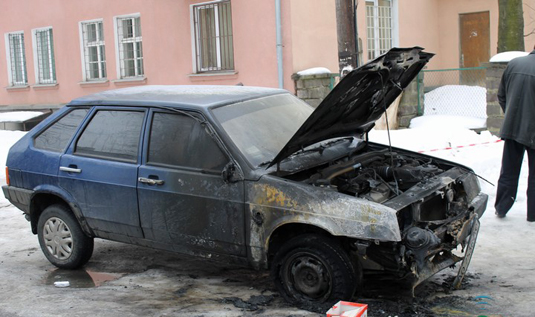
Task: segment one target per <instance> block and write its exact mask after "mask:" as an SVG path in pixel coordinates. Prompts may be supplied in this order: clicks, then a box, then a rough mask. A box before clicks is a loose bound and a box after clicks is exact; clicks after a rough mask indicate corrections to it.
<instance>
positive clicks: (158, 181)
mask: <svg viewBox="0 0 535 317" xmlns="http://www.w3.org/2000/svg"><path fill="white" fill-rule="evenodd" d="M137 181H138V182H140V183H143V184H149V185H163V184H164V183H165V182H164V181H163V179H151V178H146V177H139V178H138V179H137Z"/></svg>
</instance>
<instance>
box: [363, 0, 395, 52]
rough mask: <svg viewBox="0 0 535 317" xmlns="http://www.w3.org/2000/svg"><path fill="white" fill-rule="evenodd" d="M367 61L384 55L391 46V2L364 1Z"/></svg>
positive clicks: (387, 0) (389, 0) (384, 0)
mask: <svg viewBox="0 0 535 317" xmlns="http://www.w3.org/2000/svg"><path fill="white" fill-rule="evenodd" d="M366 24H367V26H366V30H367V32H366V33H367V37H368V41H367V44H368V60H372V59H374V58H376V57H378V56H379V55H381V54H384V53H386V52H387V51H388V50H389V49H391V48H392V46H393V36H392V34H393V23H392V1H391V0H366Z"/></svg>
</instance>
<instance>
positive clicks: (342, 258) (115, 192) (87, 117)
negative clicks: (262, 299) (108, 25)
mask: <svg viewBox="0 0 535 317" xmlns="http://www.w3.org/2000/svg"><path fill="white" fill-rule="evenodd" d="M431 57H432V54H430V53H426V52H424V51H423V50H422V49H421V48H418V47H414V48H403V49H401V48H397V49H392V50H391V51H389V52H387V53H386V54H385V55H382V56H380V57H379V58H377V59H375V60H373V61H371V62H370V63H368V64H366V65H364V66H362V67H360V68H358V69H356V70H354V71H353V72H351V73H349V74H348V75H347V76H345V77H344V78H343V79H342V80H341V81H340V83H339V84H338V85H337V86H336V87H335V88H334V89H333V90H332V92H331V93H330V94H329V95H328V96H327V97H326V98H325V100H324V101H323V102H322V103H321V104H320V105H319V106H318V107H317V108H316V109H313V108H311V107H310V106H308V105H307V104H306V103H304V102H302V101H301V100H299V99H297V98H296V97H295V96H293V95H291V94H290V93H288V92H287V91H284V90H279V89H268V88H255V87H237V86H235V87H232V86H142V87H133V88H125V89H119V90H111V91H105V92H101V93H97V94H94V95H90V96H87V97H82V98H79V99H75V100H73V101H72V102H70V103H69V104H68V105H67V106H65V107H63V108H62V109H60V110H59V111H58V112H56V113H55V114H54V115H52V116H50V117H49V118H48V119H47V120H45V121H44V122H42V123H41V124H39V125H38V126H37V127H36V128H34V129H33V130H32V131H30V132H29V133H27V134H26V135H25V136H24V137H23V138H22V139H21V140H20V141H18V142H17V143H16V144H15V145H14V146H13V147H12V148H11V149H10V152H9V156H8V159H7V174H8V175H7V176H8V185H6V186H4V187H3V191H4V194H5V196H6V197H7V198H8V199H9V200H10V201H11V202H12V203H13V204H14V205H15V206H17V207H18V208H19V209H21V210H22V211H23V212H24V214H25V216H26V219H27V220H28V221H30V224H31V230H32V232H33V233H34V234H37V236H38V240H39V243H40V245H41V249H42V250H43V252H44V254H45V256H46V257H47V258H48V260H49V261H50V262H51V263H52V264H54V265H56V266H58V267H60V268H65V269H74V268H77V267H80V266H82V265H84V264H85V263H87V262H88V261H89V260H90V257H91V254H92V251H93V243H94V242H93V239H94V238H103V239H110V240H115V241H120V242H125V243H132V244H137V245H141V246H146V247H151V248H158V249H163V250H169V251H175V252H181V253H185V254H190V255H197V256H201V257H205V258H211V259H213V260H221V261H227V262H229V263H236V264H244V265H248V266H251V267H253V268H256V269H261V270H268V269H269V270H271V273H272V276H273V278H274V283H275V285H276V287H277V289H278V290H279V291H280V292H281V294H282V296H283V297H284V298H285V299H286V300H288V301H290V302H292V303H295V304H306V305H315V304H330V303H332V302H334V301H337V300H340V299H345V300H347V299H350V298H351V297H352V296H353V295H354V294H355V292H356V291H358V289H359V288H360V287H362V285H361V282H362V277H363V275H364V274H368V273H370V274H371V273H380V274H384V275H390V276H394V277H396V278H405V279H408V280H410V283H411V285H413V286H414V285H417V284H418V283H420V282H421V281H423V280H425V279H426V278H428V277H429V276H431V275H433V274H435V273H436V272H438V271H440V270H442V269H444V268H446V267H450V266H453V265H454V264H456V263H458V262H462V265H461V268H460V271H459V279H461V278H462V276H463V274H464V272H465V271H466V267H467V265H468V263H469V260H470V256H471V253H472V250H473V247H474V243H475V239H476V237H477V230H478V228H479V221H478V219H479V217H481V215H482V214H483V212H484V210H485V206H486V202H487V196H486V195H485V194H483V193H481V192H480V186H479V182H478V179H477V176H476V175H475V174H474V173H473V171H472V170H470V169H469V168H467V167H464V166H461V165H459V164H455V163H452V162H448V161H445V160H441V159H437V158H433V157H430V156H426V155H423V154H418V153H413V152H410V151H406V150H403V149H397V148H392V147H389V146H385V145H380V144H375V143H372V142H370V140H368V137H367V133H368V132H369V131H370V129H372V128H373V125H374V122H375V120H377V119H378V118H379V117H380V116H381V114H382V113H383V112H384V111H385V110H386V109H387V107H388V105H389V104H390V103H391V102H392V101H393V100H394V99H395V98H396V97H397V96H398V95H399V94H400V93H401V91H402V90H403V89H404V88H405V87H406V86H407V85H408V84H409V83H410V82H411V81H412V80H413V78H414V77H415V76H416V75H417V74H418V72H419V71H420V70H421V69H422V68H423V67H424V65H425V64H426V63H427V62H428V60H429V59H430V58H431Z"/></svg>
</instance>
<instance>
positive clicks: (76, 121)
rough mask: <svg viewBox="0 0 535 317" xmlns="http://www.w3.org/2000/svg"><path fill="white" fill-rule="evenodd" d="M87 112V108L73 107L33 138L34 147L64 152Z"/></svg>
mask: <svg viewBox="0 0 535 317" xmlns="http://www.w3.org/2000/svg"><path fill="white" fill-rule="evenodd" d="M87 112H89V109H75V110H72V111H71V112H69V113H67V114H66V115H65V116H63V117H61V118H60V119H59V120H58V121H56V122H55V123H53V124H52V125H51V126H49V127H48V128H47V129H46V130H44V131H43V132H41V134H39V135H38V136H37V137H36V138H35V140H34V143H33V145H34V147H36V148H38V149H42V150H47V151H52V152H64V151H65V149H66V148H67V146H68V145H69V142H70V141H71V139H72V137H73V136H74V133H75V132H76V130H77V129H78V126H79V125H80V122H82V120H83V119H84V118H85V116H86V115H87Z"/></svg>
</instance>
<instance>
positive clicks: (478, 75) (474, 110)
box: [418, 67, 487, 118]
mask: <svg viewBox="0 0 535 317" xmlns="http://www.w3.org/2000/svg"><path fill="white" fill-rule="evenodd" d="M485 74H486V69H485V67H472V68H455V69H439V70H422V71H421V72H420V73H419V74H418V85H421V84H423V85H424V89H420V88H419V87H418V94H419V95H420V94H421V93H422V92H423V93H425V95H424V98H422V99H421V98H420V97H421V96H419V98H418V114H419V115H422V114H424V115H455V116H465V117H474V118H486V117H487V113H486V103H487V94H486V82H485ZM422 76H423V80H422ZM420 100H424V104H423V105H422V104H421V103H420ZM422 106H423V107H422Z"/></svg>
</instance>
